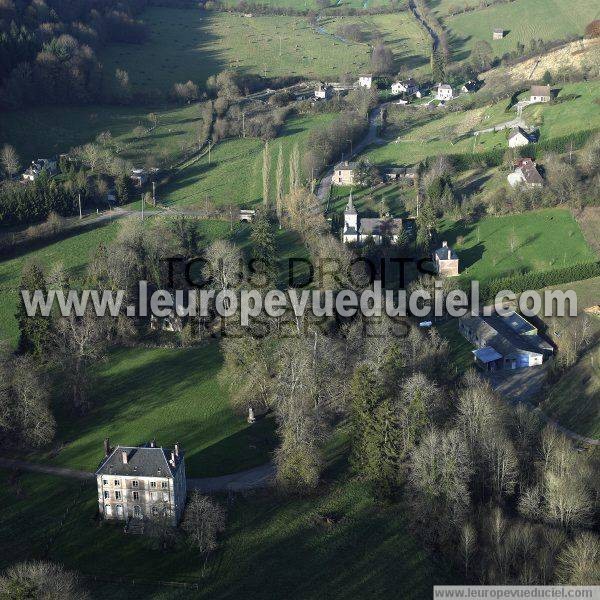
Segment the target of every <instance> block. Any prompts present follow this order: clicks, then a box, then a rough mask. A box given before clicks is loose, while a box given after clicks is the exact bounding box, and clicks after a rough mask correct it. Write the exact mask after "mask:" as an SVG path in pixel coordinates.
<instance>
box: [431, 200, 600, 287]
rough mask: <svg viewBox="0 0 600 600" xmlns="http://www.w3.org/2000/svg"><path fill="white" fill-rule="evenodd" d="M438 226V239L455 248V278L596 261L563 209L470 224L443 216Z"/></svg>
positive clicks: (480, 277)
mask: <svg viewBox="0 0 600 600" xmlns="http://www.w3.org/2000/svg"><path fill="white" fill-rule="evenodd" d="M438 231H439V238H440V239H441V240H448V243H449V244H450V246H452V247H453V248H455V249H456V251H457V253H458V257H459V259H460V277H461V278H462V279H467V280H469V279H476V280H479V281H485V280H488V279H494V278H497V277H504V276H508V275H511V274H515V273H522V272H528V271H547V270H551V269H553V268H560V267H564V266H569V265H573V264H577V263H585V262H592V261H594V260H597V256H596V254H595V253H594V251H593V250H592V249H591V248H590V247H589V246H588V244H587V242H586V241H585V239H584V237H583V235H582V233H581V229H580V228H579V225H578V224H577V222H576V221H575V219H574V218H573V216H572V215H571V213H570V212H569V211H568V210H565V209H559V208H554V209H543V210H536V211H529V212H527V213H522V214H514V215H506V216H500V217H494V216H489V217H485V218H483V219H481V220H480V221H477V222H476V223H473V224H466V223H464V222H463V221H459V222H451V221H447V220H444V221H442V222H441V224H440V227H439V230H438ZM511 245H512V247H513V249H511Z"/></svg>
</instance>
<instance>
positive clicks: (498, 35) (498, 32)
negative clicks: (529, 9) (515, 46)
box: [492, 29, 504, 40]
mask: <svg viewBox="0 0 600 600" xmlns="http://www.w3.org/2000/svg"><path fill="white" fill-rule="evenodd" d="M502 38H504V29H494V31H493V32H492V39H493V40H501V39H502Z"/></svg>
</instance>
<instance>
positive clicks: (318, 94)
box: [315, 81, 332, 100]
mask: <svg viewBox="0 0 600 600" xmlns="http://www.w3.org/2000/svg"><path fill="white" fill-rule="evenodd" d="M331 94H332V89H331V86H329V85H327V84H326V83H324V82H323V81H319V83H318V84H317V87H316V88H315V98H316V99H317V100H329V98H331Z"/></svg>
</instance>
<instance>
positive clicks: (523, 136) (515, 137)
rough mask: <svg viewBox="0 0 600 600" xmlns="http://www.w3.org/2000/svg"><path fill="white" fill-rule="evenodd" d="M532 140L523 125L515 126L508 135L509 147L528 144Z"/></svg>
mask: <svg viewBox="0 0 600 600" xmlns="http://www.w3.org/2000/svg"><path fill="white" fill-rule="evenodd" d="M530 142H531V139H530V137H529V134H528V133H527V132H526V131H525V130H524V129H522V128H521V127H515V128H514V129H513V130H512V131H511V132H510V135H509V136H508V147H509V148H519V147H520V146H527V145H528V144H529V143H530Z"/></svg>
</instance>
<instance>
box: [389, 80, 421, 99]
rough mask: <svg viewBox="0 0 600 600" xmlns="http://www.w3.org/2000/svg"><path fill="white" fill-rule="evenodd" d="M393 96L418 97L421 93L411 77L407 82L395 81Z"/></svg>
mask: <svg viewBox="0 0 600 600" xmlns="http://www.w3.org/2000/svg"><path fill="white" fill-rule="evenodd" d="M391 89H392V94H394V95H398V94H406V95H407V96H413V95H416V94H417V92H418V91H419V86H418V84H417V82H416V81H415V80H414V79H413V78H412V77H411V78H410V79H407V80H406V81H395V82H394V83H392V88H391Z"/></svg>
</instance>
